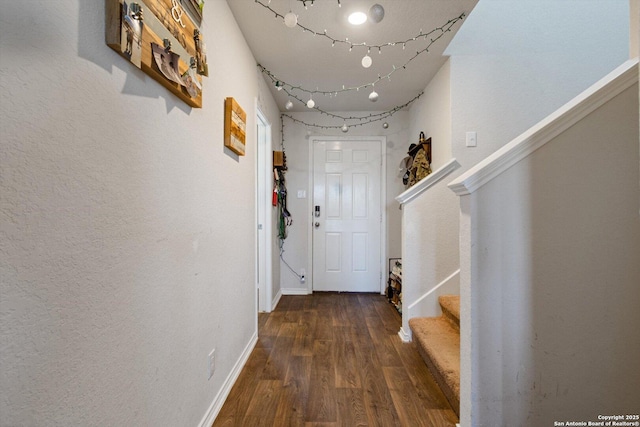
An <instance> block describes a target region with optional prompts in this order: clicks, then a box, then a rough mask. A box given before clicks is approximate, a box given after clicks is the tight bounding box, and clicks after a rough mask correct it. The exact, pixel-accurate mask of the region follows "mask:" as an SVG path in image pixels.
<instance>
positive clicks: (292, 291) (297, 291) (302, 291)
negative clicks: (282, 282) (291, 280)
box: [280, 288, 309, 295]
mask: <svg viewBox="0 0 640 427" xmlns="http://www.w3.org/2000/svg"><path fill="white" fill-rule="evenodd" d="M280 292H282V295H309V289H307V288H282V289H280Z"/></svg>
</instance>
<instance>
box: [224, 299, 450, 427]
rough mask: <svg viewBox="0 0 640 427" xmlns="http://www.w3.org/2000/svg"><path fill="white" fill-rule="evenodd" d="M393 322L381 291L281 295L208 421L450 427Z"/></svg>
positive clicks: (441, 402)
mask: <svg viewBox="0 0 640 427" xmlns="http://www.w3.org/2000/svg"><path fill="white" fill-rule="evenodd" d="M400 326H401V319H400V315H399V314H398V313H397V312H396V311H395V309H394V308H393V306H392V305H391V304H389V303H388V302H387V300H386V298H385V297H383V296H381V295H376V294H349V293H342V294H338V293H314V294H313V295H304V296H283V297H282V299H281V300H280V303H279V304H278V307H277V308H276V310H275V311H273V312H272V313H270V314H263V313H261V314H260V315H259V339H258V344H257V345H256V347H255V349H254V350H253V352H252V353H251V356H250V357H249V360H248V361H247V363H246V365H245V367H244V369H243V370H242V373H241V374H240V376H239V378H238V380H237V382H236V384H235V385H234V386H233V388H232V390H231V392H230V394H229V397H228V398H227V400H226V402H225V404H224V405H223V407H222V409H221V411H220V413H219V415H218V417H217V419H216V421H215V422H214V424H213V426H214V427H221V426H242V427H254V426H305V427H306V426H341V427H342V426H348V427H351V426H382V427H389V426H455V423H456V422H458V419H457V417H456V415H455V413H454V412H453V410H452V409H451V407H450V406H449V404H448V402H447V400H446V398H445V397H444V395H443V394H442V392H441V391H440V389H439V388H438V386H437V385H436V383H435V382H434V380H433V377H432V376H431V374H430V373H429V371H428V370H427V367H426V365H425V363H424V361H423V360H422V359H421V358H420V355H419V354H418V352H417V350H416V349H415V347H414V345H413V344H404V343H402V341H401V340H400V338H399V337H398V331H399V329H400Z"/></svg>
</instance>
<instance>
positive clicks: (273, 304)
mask: <svg viewBox="0 0 640 427" xmlns="http://www.w3.org/2000/svg"><path fill="white" fill-rule="evenodd" d="M280 298H282V289H279V290H278V293H277V294H276V296H275V297H274V298H273V300H272V301H271V311H273V310H275V309H276V307H277V306H278V303H279V302H280Z"/></svg>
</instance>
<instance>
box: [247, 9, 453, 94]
mask: <svg viewBox="0 0 640 427" xmlns="http://www.w3.org/2000/svg"><path fill="white" fill-rule="evenodd" d="M256 1H259V0H256ZM464 16H465V15H464V13H463V14H462V15H460V16H458V17H457V18H454V19H450V20H449V21H447V23H446V24H444V25H443V26H441V27H438V28H436V29H434V30H431V31H430V32H429V33H427V34H433V33H434V32H436V31H439V32H440V34H438V36H437V37H435V38H431V39H430V40H429V43H428V44H427V46H425V47H424V48H423V49H420V50H418V51H416V53H415V55H413V56H412V57H411V58H409V59H408V60H407V61H406V62H405V63H404V64H403V65H402V66H401V67H396V66H395V65H393V69H392V70H391V71H390V72H389V73H387V74H385V75H380V74H378V78H377V79H376V80H374V81H372V82H369V83H364V84H361V85H358V86H350V87H347V86H344V85H343V86H342V89H325V90H319V89H316V90H313V89H306V88H304V87H302V86H300V85H293V84H290V83H287V82H285V81H283V80H282V79H280V78H278V77H277V76H275V75H274V74H273V73H272V72H271V71H269V70H267V69H266V68H265V67H263V66H262V65H260V64H258V67H259V68H260V70H261V71H262V72H263V73H264V74H265V75H266V76H267V77H269V79H271V81H272V82H273V83H274V84H275V82H278V81H279V82H280V83H282V85H283V87H288V88H289V91H301V92H305V93H308V94H319V95H329V94H332V93H334V94H337V93H341V92H350V91H354V90H356V91H359V90H360V89H364V88H367V87H369V86H373V85H374V84H376V83H378V82H379V81H380V80H383V79H387V80H388V81H391V75H392V74H393V73H395V72H396V71H398V70H405V69H406V68H407V66H408V65H409V64H410V63H411V62H413V61H414V60H415V59H416V58H417V57H418V56H419V55H421V54H423V53H425V52H429V49H430V48H431V46H433V44H434V43H436V42H437V41H438V40H440V39H441V38H442V37H444V35H445V34H446V33H448V32H450V31H451V28H452V27H453V26H454V25H455V24H456V23H457V22H458V21H460V20H461V19H463V17H464ZM351 47H353V45H352V46H351ZM371 47H378V46H369V47H368V48H369V49H371ZM403 48H404V44H403ZM349 50H351V48H350V49H349ZM366 58H369V59H371V57H369V55H367V56H365V57H364V58H362V66H363V67H365V68H367V67H366V66H365V59H366ZM366 62H367V63H368V60H367V61H366Z"/></svg>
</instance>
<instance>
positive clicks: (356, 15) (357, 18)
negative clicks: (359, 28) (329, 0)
mask: <svg viewBox="0 0 640 427" xmlns="http://www.w3.org/2000/svg"><path fill="white" fill-rule="evenodd" d="M348 19H349V23H350V24H351V25H362V24H364V23H365V22H367V14H366V13H364V12H353V13H352V14H351V15H349V18H348Z"/></svg>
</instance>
